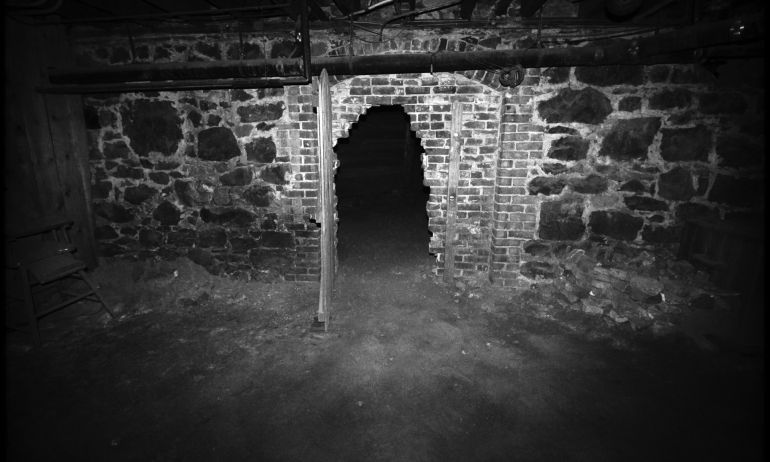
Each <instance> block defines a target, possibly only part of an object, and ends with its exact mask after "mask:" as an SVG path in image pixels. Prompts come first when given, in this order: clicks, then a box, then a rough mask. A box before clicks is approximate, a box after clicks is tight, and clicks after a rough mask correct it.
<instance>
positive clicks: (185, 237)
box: [166, 228, 198, 247]
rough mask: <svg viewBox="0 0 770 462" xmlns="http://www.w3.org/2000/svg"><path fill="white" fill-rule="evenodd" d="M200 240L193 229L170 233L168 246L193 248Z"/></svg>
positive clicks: (167, 241) (167, 239) (167, 238)
mask: <svg viewBox="0 0 770 462" xmlns="http://www.w3.org/2000/svg"><path fill="white" fill-rule="evenodd" d="M197 240H198V235H197V233H196V232H195V231H194V230H192V229H185V228H182V229H179V230H177V231H172V232H170V233H168V235H167V236H166V243H167V244H168V245H173V246H178V247H192V246H193V244H195V242H196V241H197Z"/></svg>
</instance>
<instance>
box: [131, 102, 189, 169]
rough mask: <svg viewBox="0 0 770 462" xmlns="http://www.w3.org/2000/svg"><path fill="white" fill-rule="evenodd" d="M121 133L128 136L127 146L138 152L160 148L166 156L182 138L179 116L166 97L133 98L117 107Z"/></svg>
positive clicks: (146, 154) (146, 153)
mask: <svg viewBox="0 0 770 462" xmlns="http://www.w3.org/2000/svg"><path fill="white" fill-rule="evenodd" d="M120 113H121V117H122V120H123V133H124V134H125V135H127V136H128V137H129V138H130V139H131V148H133V150H134V152H135V153H136V154H137V155H139V156H141V157H147V156H148V155H149V154H150V152H160V153H161V154H163V155H166V156H169V155H172V154H174V153H175V152H176V150H177V148H178V147H179V142H180V141H181V140H182V129H181V123H182V121H181V119H180V118H179V114H178V113H177V111H176V109H175V108H174V107H173V105H172V104H171V102H170V101H149V100H144V99H138V100H134V101H132V102H130V103H127V105H126V106H125V107H124V108H123V109H122V110H121V111H120Z"/></svg>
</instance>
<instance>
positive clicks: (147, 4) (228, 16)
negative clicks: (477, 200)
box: [5, 0, 763, 27]
mask: <svg viewBox="0 0 770 462" xmlns="http://www.w3.org/2000/svg"><path fill="white" fill-rule="evenodd" d="M301 4H302V1H301V0H110V1H108V2H103V1H99V0H5V10H6V14H8V15H10V16H11V17H14V18H17V19H19V20H23V21H25V22H28V23H33V24H43V23H61V24H79V25H84V24H99V23H122V22H133V23H137V24H140V25H148V24H154V25H156V26H157V25H158V24H159V23H160V24H162V23H174V24H180V23H184V24H195V23H201V22H203V23H211V22H217V21H225V22H226V21H252V20H257V21H261V20H278V19H281V18H283V19H285V20H296V18H297V17H298V16H299V11H300V10H299V9H300V5H301ZM307 5H308V9H309V19H310V21H311V27H324V25H325V24H326V23H329V22H335V21H346V22H348V21H351V20H355V21H372V22H377V23H382V22H383V21H387V22H392V21H397V20H398V21H400V22H408V23H410V24H419V23H421V22H426V21H436V20H439V21H443V22H444V23H446V21H458V22H463V21H465V22H468V21H474V22H477V23H474V24H473V26H474V27H483V23H485V22H486V23H489V22H499V21H501V20H514V21H515V20H520V21H525V22H526V21H527V20H532V21H538V22H543V21H545V22H553V21H554V20H557V19H565V18H570V19H582V20H590V21H594V22H597V21H598V22H606V23H620V24H623V23H625V24H628V23H633V24H636V23H644V24H651V23H652V24H659V25H676V24H692V23H694V22H698V21H701V20H718V19H726V18H729V17H734V16H737V15H740V14H745V13H749V12H750V13H756V12H757V11H758V10H759V9H760V8H762V5H763V3H762V2H761V1H758V0H732V1H725V0H307ZM479 21H481V24H478V22H479ZM322 23H323V24H322ZM446 25H449V24H446Z"/></svg>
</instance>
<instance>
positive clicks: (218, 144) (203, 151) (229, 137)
mask: <svg viewBox="0 0 770 462" xmlns="http://www.w3.org/2000/svg"><path fill="white" fill-rule="evenodd" d="M240 155H241V150H240V149H239V148H238V141H237V140H236V139H235V135H233V132H232V131H231V130H230V129H229V128H226V127H212V128H207V129H205V130H202V131H201V132H200V133H198V157H199V158H200V159H202V160H210V161H225V160H228V159H232V158H233V157H238V156H240Z"/></svg>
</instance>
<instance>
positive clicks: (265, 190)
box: [241, 186, 274, 207]
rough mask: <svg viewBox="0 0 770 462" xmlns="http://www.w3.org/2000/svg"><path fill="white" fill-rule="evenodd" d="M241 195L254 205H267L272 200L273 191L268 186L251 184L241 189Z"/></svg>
mask: <svg viewBox="0 0 770 462" xmlns="http://www.w3.org/2000/svg"><path fill="white" fill-rule="evenodd" d="M241 196H242V197H243V199H245V200H246V201H247V202H248V203H250V204H251V205H253V206H255V207H269V206H270V204H271V203H272V202H273V196H274V191H273V188H271V187H269V186H252V187H250V188H249V189H247V190H245V191H243V193H242V194H241Z"/></svg>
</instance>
